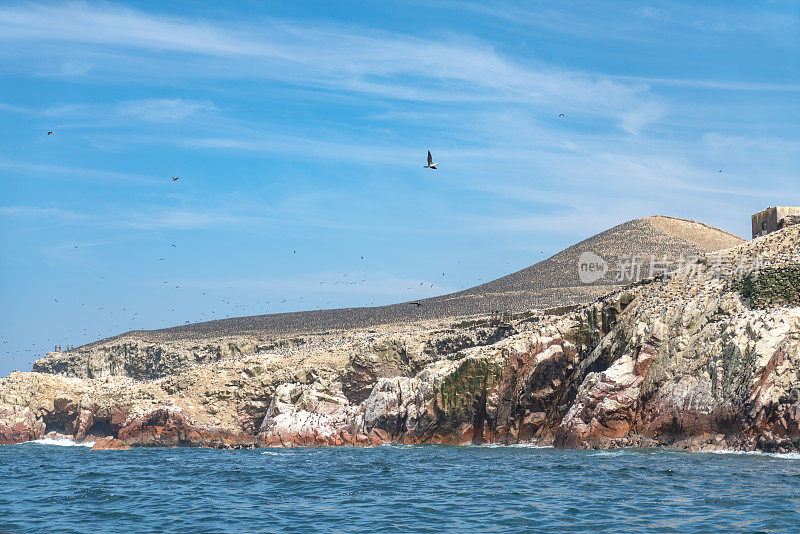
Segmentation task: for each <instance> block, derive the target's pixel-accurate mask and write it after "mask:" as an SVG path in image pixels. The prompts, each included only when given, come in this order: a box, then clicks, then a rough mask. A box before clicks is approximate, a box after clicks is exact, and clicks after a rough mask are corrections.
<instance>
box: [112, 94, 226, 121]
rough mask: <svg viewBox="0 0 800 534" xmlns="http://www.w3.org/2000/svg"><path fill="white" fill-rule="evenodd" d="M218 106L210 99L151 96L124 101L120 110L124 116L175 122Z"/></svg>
mask: <svg viewBox="0 0 800 534" xmlns="http://www.w3.org/2000/svg"><path fill="white" fill-rule="evenodd" d="M215 109H216V108H215V107H214V104H213V103H212V102H211V101H209V100H186V99H183V98H149V99H142V100H132V101H129V102H123V103H122V104H120V105H119V107H118V112H119V114H120V115H122V116H123V117H137V118H139V119H142V120H145V121H151V122H174V121H179V120H182V119H186V118H188V117H191V116H193V115H196V114H198V113H200V112H204V111H213V110H215Z"/></svg>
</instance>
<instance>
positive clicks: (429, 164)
mask: <svg viewBox="0 0 800 534" xmlns="http://www.w3.org/2000/svg"><path fill="white" fill-rule="evenodd" d="M558 116H559V118H561V117H564V116H565V115H564V114H563V113H560V114H559V115H558ZM55 133H56V132H55V130H47V131H46V134H47V135H48V136H49V135H53V134H55ZM438 166H439V164H438V163H436V162H434V161H433V156H432V155H431V151H430V150H428V157H427V162H426V164H425V165H423V167H424V168H426V169H432V170H437V169H438ZM719 172H722V171H719ZM171 178H172V181H173V182H177V181H179V180H180V176H172V177H171ZM171 246H172V247H176V246H177V245H176V244H174V243H173V244H172V245H171ZM73 247H74V248H76V249H77V248H80V245H73ZM292 253H293V254H297V250H292ZM361 259H362V260H363V259H364V256H361ZM159 261H167V258H166V257H163V256H162V257H161V258H159ZM458 263H459V264H460V263H461V261H460V260H459V262H458ZM347 274H348V273H345V274H344V276H343V277H342V279H340V280H337V281H335V282H334V283H333V284H332V285H356V284H359V283H360V284H364V283H366V280H365V279H362V280H361V281H360V282H359V281H357V280H344V278H346V277H347ZM442 276H443V277H444V276H445V273H442ZM100 279H101V280H105V279H106V277H105V276H101V277H100ZM167 283H168V282H167V281H164V284H167ZM320 285H325V282H324V281H322V282H320ZM419 285H420V286H423V285H426V284H425V282H420V284H419ZM434 286H435V284H430V287H434ZM180 287H181V286H180V285H176V286H175V289H180ZM229 289H232V288H229ZM406 289H407V290H411V289H413V288H411V287H408V288H406ZM462 289H463V287H462ZM202 295H203V296H205V295H206V293H205V292H203V293H202ZM53 300H54V302H55V303H59V300H58V299H53ZM287 300H288V299H283V300H282V301H281V303H282V304H285V303H286V302H287ZM302 300H303V297H299V299H298V301H302ZM220 302H221V303H222V302H224V303H226V304H227V305H230V301H228V300H226V299H224V298H223V299H221V301H220ZM270 302H271V301H269V300H268V301H266V303H265V304H269V303H270ZM326 304H331V301H328V302H327V303H326ZM370 305H374V301H373V302H370ZM409 305H410V306H415V307H417V308H420V307H422V306H424V304H423V302H420V301H413V302H409ZM81 306H83V307H85V306H86V304H85V303H81ZM317 309H321V307H319V306H318V307H317ZM233 310H237V311H240V313H248V312H254V311H255V312H256V313H258V312H263V309H252V310H248V309H247V308H246V307H245V305H243V304H235V305H234V306H233ZM97 311H104V308H102V307H99V308H98V309H97ZM122 311H123V312H124V311H126V308H122ZM171 311H173V312H174V311H175V310H174V309H172V310H171ZM109 313H110V314H113V313H114V312H113V311H109ZM138 315H139V312H135V313H134V314H133V315H132V316H130V317H129V320H131V321H135V320H136V319H137V318H138ZM200 316H201V317H203V318H204V320H214V319H220V318H222V317H216V311H214V310H211V311H210V317H207V316H206V314H205V312H201V313H200ZM229 317H230V315H229V314H228V315H226V316H225V318H229ZM184 324H190V321H185V322H184ZM114 328H116V329H120V328H122V325H119V324H117V325H114ZM117 331H119V330H117ZM67 332H68V333H71V332H72V330H71V329H69V330H67ZM87 332H88V328H84V329H83V332H82V333H83V334H84V335H86V334H87ZM112 332H113V330H111V329H109V331H108V332H105V333H104V332H99V333H98V335H97V337H98V339H99V338H102V337H103V335H104V334H108V333H112ZM47 342H48V344H50V343H52V341H51V339H50V338H48V339H47ZM2 343H3V344H8V340H3V341H2ZM31 347H32V348H28V349H25V350H24V352H33V351H34V350H35V349H34V348H35V347H36V343H32V344H31ZM6 354H12V352H11V351H6ZM10 358H11V360H15V358H14V356H11V357H10Z"/></svg>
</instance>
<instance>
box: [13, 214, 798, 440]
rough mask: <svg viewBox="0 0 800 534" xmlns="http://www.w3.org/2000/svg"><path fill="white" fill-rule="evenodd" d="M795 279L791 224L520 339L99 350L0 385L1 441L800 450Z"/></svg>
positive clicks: (318, 340) (436, 334) (452, 328)
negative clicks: (155, 357)
mask: <svg viewBox="0 0 800 534" xmlns="http://www.w3.org/2000/svg"><path fill="white" fill-rule="evenodd" d="M798 266H800V227H798V226H794V227H790V228H786V229H784V230H781V231H779V232H775V233H773V234H770V235H768V236H765V237H763V238H759V239H757V240H754V241H752V242H749V243H746V244H743V245H740V246H738V247H735V248H733V249H729V250H727V251H723V252H717V253H707V254H704V255H703V256H702V257H701V258H700V259H699V260H698V261H697V262H696V263H693V264H690V265H689V266H688V267H686V268H685V269H682V270H680V271H677V272H675V273H671V274H668V275H662V276H659V277H656V278H654V279H651V280H648V281H645V282H641V283H638V284H635V285H633V286H629V287H626V288H624V289H621V290H618V291H616V292H614V293H611V294H608V295H606V296H605V297H602V298H601V299H599V300H597V301H596V302H594V303H593V304H591V305H588V306H585V307H583V308H581V309H578V310H576V311H573V312H570V313H568V314H566V315H563V316H547V315H542V314H537V313H530V314H527V315H526V316H524V317H522V318H518V319H517V320H516V321H514V322H513V324H512V325H511V326H510V327H506V326H497V325H496V326H492V325H491V324H489V321H488V320H487V319H486V318H473V320H471V321H461V322H457V321H440V322H429V323H416V324H408V325H402V326H398V325H394V326H386V327H383V328H377V329H375V330H354V331H345V332H327V333H325V334H315V335H304V336H300V337H299V338H295V340H294V341H292V342H291V343H289V341H288V340H284V341H285V345H281V341H280V340H261V341H259V340H258V339H255V340H253V339H250V340H248V339H244V338H242V339H238V340H231V339H223V340H218V341H216V342H214V343H210V344H211V346H214V347H222V346H227V347H230V344H231V343H234V344H236V346H237V347H238V349H237V350H233V349H230V351H229V352H225V353H223V352H221V351H220V352H214V351H209V354H219V356H218V357H216V356H214V357H209V358H207V359H203V358H201V359H200V363H197V362H196V360H197V358H196V356H193V355H192V356H191V357H190V356H186V357H178V358H177V360H176V361H180V362H183V363H180V365H179V366H178V367H175V369H177V371H176V372H172V371H170V372H168V373H167V372H166V371H158V372H153V371H152V369H153V368H154V367H153V365H151V364H144V365H141V364H136V365H133V366H132V367H131V368H142V369H144V370H145V371H146V372H145V374H144V375H142V376H137V378H147V379H148V380H136V378H132V377H131V376H116V375H115V374H114V372H112V371H113V369H119V368H120V367H119V366H122V368H126V367H125V366H126V365H131V361H130V360H131V359H132V357H131V356H130V354H132V353H131V352H129V353H128V354H129V355H128V356H125V355H124V351H123V349H121V348H119V349H114V350H111V348H110V347H108V350H106V351H105V352H103V350H100V349H96V350H95V352H92V353H91V354H88V355H87V357H84V358H82V359H81V358H78V359H76V360H75V362H73V363H72V364H71V365H70V366H69V367H68V368H67V370H64V372H65V373H66V374H72V375H78V376H81V377H80V378H77V377H75V376H63V375H56V374H48V373H40V372H39V373H14V374H12V375H11V376H9V377H7V378H5V379H2V380H0V442H4V443H13V442H19V441H23V440H26V439H31V438H36V437H42V436H43V435H45V434H47V433H48V432H53V431H55V432H58V433H59V434H65V435H69V436H73V437H75V438H78V439H82V438H86V437H100V436H108V437H111V438H114V439H115V440H116V441H113V442H112V441H109V440H101V441H99V442H98V443H100V444H101V445H102V446H104V447H109V446H110V447H113V446H120V447H124V446H128V445H134V446H143V445H203V446H214V447H228V446H255V445H271V446H293V445H370V444H379V443H384V442H397V443H441V442H446V443H463V442H473V443H484V442H496V443H517V442H530V441H533V442H537V443H540V444H555V445H557V446H566V447H614V446H625V445H671V446H675V447H681V448H689V449H693V450H713V449H720V448H731V449H744V450H751V449H761V450H770V451H788V450H800V297H798V289H799V288H800V278H798V274H799V273H800V267H798ZM298 339H300V340H301V341H298ZM120 343H128V342H125V341H124V340H122V341H120ZM248 343H249V344H248ZM155 346H159V347H162V350H163V354H172V353H175V354H179V352H180V351H181V350H185V351H187V352H186V354H188V355H191V354H192V352H191V350H193V349H192V347H186V346H183V345H181V346H178V345H172V346H164V345H163V344H162V345H158V344H153V347H155ZM253 347H259V348H253ZM261 347H265V348H263V349H262V348H261ZM137 350H138V352H137V353H136V354H142V353H144V354H148V351H147V350H145V351H144V352H142V349H141V347H140V348H139V349H137ZM149 350H150V352H149V353H154V352H153V351H154V350H156V349H149ZM120 351H123V352H120ZM105 353H108V354H114V355H115V356H114V357H108V358H106V357H105V356H98V355H102V354H105ZM120 354H123V355H122V356H120ZM181 354H182V353H181ZM192 359H194V360H195V361H192ZM90 361H91V362H93V363H89V362H90ZM112 361H113V362H116V363H114V364H113V365H112V364H111V363H110V362H112ZM170 361H171V360H170ZM48 366H49V367H48ZM137 366H138V367H137ZM38 368H39V369H41V370H45V369H48V370H51V371H53V370H56V371H57V370H58V368H57V367H55V366H54V365H53V364H52V363H50V364H46V362H43V363H42V364H41V366H40V367H38ZM170 368H171V367H169V366H166V367H164V369H170ZM76 369H91V373H90V372H88V371H87V372H86V373H85V374H83V375H81V374H80V373H79V372H77V371H75V370H76ZM148 373H149V374H148ZM91 376H94V377H96V378H86V377H91ZM134 376H136V375H134Z"/></svg>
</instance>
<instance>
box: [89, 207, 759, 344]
mask: <svg viewBox="0 0 800 534" xmlns="http://www.w3.org/2000/svg"><path fill="white" fill-rule="evenodd" d="M743 241H744V240H743V239H741V238H740V237H738V236H735V235H733V234H730V233H728V232H725V231H723V230H720V229H718V228H714V227H711V226H708V225H705V224H702V223H698V222H695V221H690V220H685V219H677V218H674V217H665V216H655V217H646V218H643V219H636V220H633V221H629V222H626V223H623V224H620V225H618V226H615V227H613V228H611V229H609V230H606V231H605V232H602V233H600V234H597V235H595V236H592V237H590V238H588V239H586V240H584V241H581V242H580V243H578V244H576V245H573V246H571V247H569V248H567V249H565V250H563V251H561V252H559V253H557V254H556V255H554V256H552V257H550V258H548V259H546V260H544V261H541V262H539V263H537V264H535V265H532V266H530V267H527V268H525V269H522V270H520V271H517V272H515V273H512V274H509V275H507V276H504V277H502V278H498V279H497V280H494V281H491V282H488V283H486V284H482V285H479V286H476V287H473V288H471V289H467V290H464V291H459V292H457V293H451V294H448V295H442V296H439V297H433V298H429V299H425V300H421V301H419V302H420V303H421V304H422V306H417V305H415V304H411V303H408V302H406V303H399V304H392V305H388V306H380V307H369V308H344V309H336V310H317V311H306V312H293V313H280V314H271V315H255V316H250V317H234V318H229V319H219V320H215V321H208V322H203V323H195V324H189V325H183V326H176V327H172V328H165V329H160V330H148V331H144V330H142V331H133V332H128V333H126V334H123V335H125V336H136V337H138V335H142V336H146V337H147V338H148V339H152V340H159V339H161V340H179V339H192V338H206V337H218V336H229V335H243V334H251V333H252V334H258V335H267V336H276V335H280V336H285V335H292V334H295V333H311V332H321V331H327V330H339V329H352V328H364V327H369V326H373V325H380V324H388V323H395V322H409V321H419V320H430V319H440V318H446V317H460V316H470V315H477V314H488V313H491V312H492V311H494V310H500V311H511V312H521V311H525V310H529V309H544V308H554V307H561V306H569V305H574V304H581V303H586V302H589V301H591V300H592V299H594V298H595V297H597V296H599V295H601V294H604V293H607V292H608V291H610V290H612V289H614V287H616V286H619V285H624V284H627V283H630V282H631V281H633V280H632V279H631V278H630V277H620V276H619V269H616V270H615V266H616V265H618V263H619V262H620V261H623V262H624V261H629V260H630V259H631V257H632V256H636V257H637V262H636V263H638V264H640V265H641V266H642V267H643V268H642V269H641V270H640V271H639V273H638V278H642V277H647V276H648V272H649V267H650V262H651V258H656V259H657V260H659V262H660V261H662V260H663V258H664V257H665V256H666V257H667V258H668V259H671V260H673V261H678V260H679V259H680V258H689V257H691V256H693V255H695V254H698V253H700V252H708V251H714V250H721V249H725V248H730V247H733V246H736V245H739V244H741V243H742V242H743ZM584 252H593V253H595V254H597V255H599V256H600V257H601V258H603V259H604V260H605V261H606V262H607V263H608V266H609V272H608V273H607V274H606V276H605V277H604V278H602V279H600V280H597V281H595V282H594V283H591V284H586V283H582V282H581V280H580V278H579V274H578V261H579V258H580V257H581V254H582V253H584ZM117 337H120V336H117ZM112 339H115V338H110V339H106V340H102V341H98V342H95V343H92V344H91V345H94V344H96V343H106V342H108V341H110V340H112Z"/></svg>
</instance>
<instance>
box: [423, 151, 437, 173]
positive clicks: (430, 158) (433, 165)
mask: <svg viewBox="0 0 800 534" xmlns="http://www.w3.org/2000/svg"><path fill="white" fill-rule="evenodd" d="M437 165H439V164H438V163H434V162H433V156H431V151H430V150H428V164H427V165H424V167H425V168H426V169H433V170H436V166H437Z"/></svg>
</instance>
